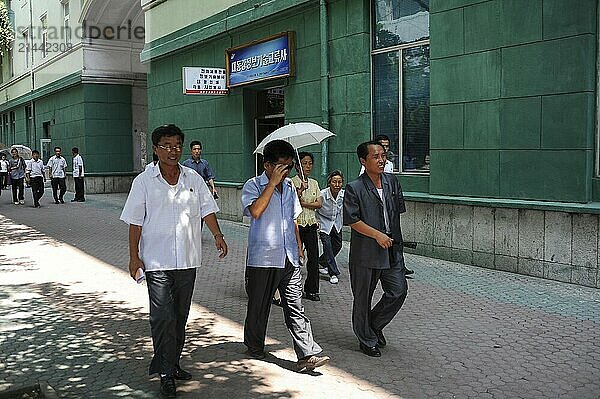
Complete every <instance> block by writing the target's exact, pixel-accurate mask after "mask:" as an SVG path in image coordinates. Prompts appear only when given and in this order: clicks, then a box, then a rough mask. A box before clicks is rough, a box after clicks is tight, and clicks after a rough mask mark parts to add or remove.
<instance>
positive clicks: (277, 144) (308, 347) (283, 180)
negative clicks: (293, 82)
mask: <svg viewBox="0 0 600 399" xmlns="http://www.w3.org/2000/svg"><path fill="white" fill-rule="evenodd" d="M261 151H264V152H263V162H264V163H263V167H264V172H263V173H262V174H261V175H260V176H256V177H253V178H251V179H249V180H248V181H247V182H246V183H245V184H244V187H243V189H242V200H241V202H242V209H243V212H244V216H248V217H250V229H249V231H248V252H247V254H246V282H247V283H246V292H247V294H248V310H247V313H246V320H245V322H244V344H245V345H246V347H247V348H248V353H249V355H250V356H252V357H254V358H256V359H264V358H265V357H266V353H265V351H264V348H265V336H266V333H267V323H268V321H269V313H270V309H271V299H272V298H273V294H274V293H275V290H277V289H279V292H280V294H281V306H282V308H283V316H284V318H285V324H286V326H287V328H288V331H289V333H290V335H291V336H292V339H293V342H294V351H295V352H296V355H297V356H298V362H297V367H298V369H299V370H313V369H315V368H317V367H320V366H323V365H325V364H327V363H328V362H329V360H330V359H329V357H328V356H318V355H319V354H320V353H321V351H322V349H321V347H320V346H319V344H317V343H316V342H315V340H314V338H313V334H312V328H311V324H310V320H309V319H308V317H306V315H305V314H304V307H303V306H302V276H301V275H300V257H301V256H302V254H301V251H300V248H301V247H302V242H301V241H300V234H299V232H298V225H297V224H296V218H297V217H298V215H300V212H301V211H302V208H301V206H300V201H299V199H298V195H297V194H296V190H295V188H294V186H293V184H292V182H291V180H290V179H289V178H288V175H289V172H290V170H291V169H292V168H293V167H294V155H295V153H294V147H292V145H291V144H290V143H288V142H286V141H283V140H274V141H271V142H269V143H267V144H266V145H265V146H264V147H263V149H261Z"/></svg>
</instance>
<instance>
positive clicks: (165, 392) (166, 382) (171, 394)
mask: <svg viewBox="0 0 600 399" xmlns="http://www.w3.org/2000/svg"><path fill="white" fill-rule="evenodd" d="M160 393H161V395H162V397H163V398H176V397H177V388H176V387H175V378H174V377H172V376H166V377H160Z"/></svg>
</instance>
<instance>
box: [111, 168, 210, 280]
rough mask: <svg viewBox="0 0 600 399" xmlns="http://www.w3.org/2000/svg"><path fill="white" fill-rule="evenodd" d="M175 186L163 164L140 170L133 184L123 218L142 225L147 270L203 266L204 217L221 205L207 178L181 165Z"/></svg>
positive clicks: (143, 256)
mask: <svg viewBox="0 0 600 399" xmlns="http://www.w3.org/2000/svg"><path fill="white" fill-rule="evenodd" d="M179 168H180V169H181V173H180V175H179V180H178V182H177V184H176V185H175V186H171V185H169V184H168V183H167V181H166V180H165V179H164V178H163V177H162V175H161V173H160V168H159V167H158V164H157V167H155V168H151V169H148V170H146V171H144V172H142V173H140V174H139V175H138V176H137V177H136V178H135V179H134V180H133V184H132V186H131V191H130V192H129V196H128V197H127V201H126V202H125V206H124V207H123V212H122V213H121V220H122V221H124V222H125V223H128V224H133V225H136V226H142V236H141V239H140V244H139V249H138V251H139V256H140V259H141V260H142V262H144V266H145V268H146V271H157V270H178V269H190V268H194V267H199V266H200V263H201V260H202V240H201V233H202V218H204V217H205V216H207V215H209V214H211V213H216V212H218V211H219V207H218V206H217V203H216V202H215V200H214V198H213V196H212V194H211V193H210V190H209V189H208V186H207V185H206V183H205V182H204V179H203V178H202V177H200V175H198V174H197V173H196V172H194V171H193V170H192V169H190V168H187V167H185V166H183V165H179Z"/></svg>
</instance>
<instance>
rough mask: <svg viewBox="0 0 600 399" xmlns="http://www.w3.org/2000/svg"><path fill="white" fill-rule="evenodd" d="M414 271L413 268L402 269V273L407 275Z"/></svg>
mask: <svg viewBox="0 0 600 399" xmlns="http://www.w3.org/2000/svg"><path fill="white" fill-rule="evenodd" d="M414 273H415V271H414V270H410V269H406V270H404V274H405V275H407V276H408V275H409V274H414Z"/></svg>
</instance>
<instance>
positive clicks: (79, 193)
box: [71, 147, 85, 202]
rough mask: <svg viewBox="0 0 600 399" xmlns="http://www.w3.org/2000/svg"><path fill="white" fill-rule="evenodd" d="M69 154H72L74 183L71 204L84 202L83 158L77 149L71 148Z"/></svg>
mask: <svg viewBox="0 0 600 399" xmlns="http://www.w3.org/2000/svg"><path fill="white" fill-rule="evenodd" d="M71 153H72V154H73V180H74V181H75V197H74V198H73V199H72V200H71V202H85V185H84V181H83V177H84V170H83V158H81V154H79V148H77V147H73V148H72V149H71Z"/></svg>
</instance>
